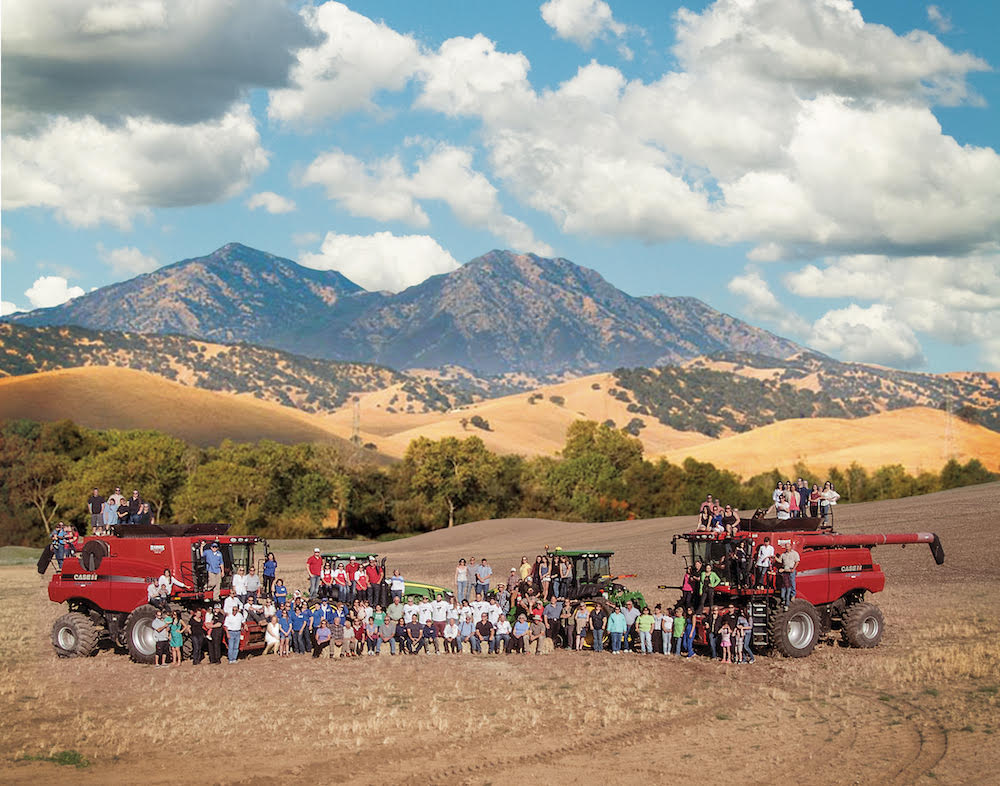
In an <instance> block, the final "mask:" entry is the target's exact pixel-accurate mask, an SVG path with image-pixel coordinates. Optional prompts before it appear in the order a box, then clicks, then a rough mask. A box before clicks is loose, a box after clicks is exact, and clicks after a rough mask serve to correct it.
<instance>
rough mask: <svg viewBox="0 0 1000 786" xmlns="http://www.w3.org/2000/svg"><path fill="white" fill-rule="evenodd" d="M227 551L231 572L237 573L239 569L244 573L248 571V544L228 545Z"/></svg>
mask: <svg viewBox="0 0 1000 786" xmlns="http://www.w3.org/2000/svg"><path fill="white" fill-rule="evenodd" d="M227 551H228V552H229V554H230V557H229V561H230V562H231V563H232V570H233V571H237V570H239V569H240V568H243V570H245V571H249V570H250V564H251V562H250V560H251V554H250V544H249V543H230V544H229V546H228V547H227Z"/></svg>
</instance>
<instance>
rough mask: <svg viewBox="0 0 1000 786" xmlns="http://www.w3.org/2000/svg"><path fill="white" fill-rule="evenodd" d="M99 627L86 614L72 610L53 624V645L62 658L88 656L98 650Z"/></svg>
mask: <svg viewBox="0 0 1000 786" xmlns="http://www.w3.org/2000/svg"><path fill="white" fill-rule="evenodd" d="M99 635H100V634H99V633H98V631H97V627H96V626H95V625H94V623H93V622H91V620H90V617H88V616H87V615H86V614H80V613H79V612H76V611H71V612H70V613H69V614H63V615H62V616H61V617H60V618H59V619H57V620H56V621H55V624H53V626H52V646H53V647H55V648H56V654H57V655H58V656H59V657H60V658H87V657H89V656H91V655H93V654H94V653H95V652H96V651H97V639H98V637H99Z"/></svg>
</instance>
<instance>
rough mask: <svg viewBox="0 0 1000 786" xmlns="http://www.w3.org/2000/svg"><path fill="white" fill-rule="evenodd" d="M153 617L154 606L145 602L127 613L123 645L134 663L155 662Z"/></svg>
mask: <svg viewBox="0 0 1000 786" xmlns="http://www.w3.org/2000/svg"><path fill="white" fill-rule="evenodd" d="M155 617H156V606H151V605H149V604H148V603H147V604H146V605H144V606H139V608H137V609H136V610H135V611H133V612H132V613H131V614H129V615H128V619H127V620H126V621H125V647H126V649H128V654H129V656H130V657H131V658H132V660H134V661H135V662H136V663H155V662H156V636H155V634H154V631H153V620H154V619H155Z"/></svg>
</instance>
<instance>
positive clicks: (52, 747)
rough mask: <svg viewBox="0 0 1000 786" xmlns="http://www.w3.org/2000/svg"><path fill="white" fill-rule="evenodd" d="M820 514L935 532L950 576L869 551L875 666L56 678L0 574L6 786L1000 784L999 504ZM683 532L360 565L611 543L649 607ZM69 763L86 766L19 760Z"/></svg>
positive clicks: (290, 568)
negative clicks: (880, 627)
mask: <svg viewBox="0 0 1000 786" xmlns="http://www.w3.org/2000/svg"><path fill="white" fill-rule="evenodd" d="M836 514H837V515H836V525H837V529H838V530H839V531H843V532H865V531H873V532H891V531H896V532H907V531H934V532H937V533H938V534H940V535H941V538H942V541H943V543H944V547H945V551H946V553H947V560H946V562H945V564H944V565H943V566H941V567H938V566H936V565H935V564H934V561H933V559H932V557H931V554H930V551H929V549H928V548H927V547H926V546H920V547H917V546H910V547H908V548H906V549H901V548H899V547H894V546H885V547H880V548H879V549H877V550H876V551H875V555H876V558H877V560H878V561H879V562H881V564H882V566H883V568H884V569H885V571H886V573H887V575H888V582H887V587H886V591H885V592H883V593H881V594H880V595H879V596H878V597H877V598H876V601H877V602H878V603H879V605H880V606H881V607H882V609H883V610H884V612H885V616H886V620H887V630H886V635H885V639H884V641H883V643H882V645H881V646H880V647H879V648H878V649H876V650H874V651H861V650H851V649H848V648H845V647H843V646H840V645H839V643H827V644H822V645H821V646H820V647H819V648H818V649H817V650H816V652H815V653H814V654H813V655H812V656H810V657H809V658H805V659H801V660H790V659H783V658H777V657H774V658H772V657H759V658H758V659H757V663H756V664H754V665H750V666H736V665H728V666H724V665H722V664H720V663H714V662H710V661H709V660H708V659H707V658H703V657H699V658H696V659H694V660H691V661H687V660H682V659H675V658H672V657H669V658H664V657H662V656H641V655H626V656H622V657H619V658H614V659H612V657H611V656H610V655H607V654H593V653H589V652H587V653H572V652H569V653H567V652H557V653H551V654H546V655H542V656H534V655H531V656H516V655H512V656H485V657H479V658H474V657H472V656H470V655H462V656H443V655H442V656H440V657H435V656H427V657H423V656H421V657H397V658H389V657H385V656H382V657H379V658H362V659H356V660H335V661H334V660H329V659H323V660H321V661H316V660H313V659H312V658H299V657H295V658H287V659H277V658H274V657H256V658H252V659H250V660H246V661H243V660H241V661H240V662H239V663H238V664H237V665H233V666H228V665H221V666H213V667H209V666H207V665H204V666H200V667H198V668H195V667H193V666H191V665H190V664H187V663H185V664H184V665H183V666H181V667H179V668H176V669H158V670H157V669H152V668H151V667H147V666H138V665H135V664H132V663H131V662H129V660H128V658H127V657H126V656H123V655H119V654H115V653H114V652H101V653H100V654H99V655H97V656H96V657H93V658H88V659H84V660H60V659H58V658H56V657H55V655H54V654H53V651H52V649H51V646H50V644H49V641H48V632H49V628H50V626H51V624H52V621H53V620H54V619H55V618H56V617H57V616H58V615H59V614H60V613H62V611H63V609H62V608H61V607H59V606H56V605H55V604H52V603H50V602H49V601H48V599H47V595H46V592H45V583H46V580H47V577H46V578H41V577H39V576H38V575H37V574H36V573H35V571H34V568H29V567H13V568H10V567H8V568H0V762H2V763H3V780H4V781H5V782H9V783H22V782H29V781H31V782H45V783H59V782H64V781H73V782H75V783H82V784H86V783H107V782H115V783H117V782H122V783H126V782H128V783H131V782H143V783H147V784H154V783H167V782H175V783H176V782H179V781H186V780H195V779H197V780H198V781H202V782H205V783H236V782H243V783H258V782H260V783H263V782H268V781H270V782H273V781H274V780H275V779H279V780H281V781H282V782H287V783H297V782H306V781H310V782H316V781H317V780H318V779H330V780H340V779H341V778H342V777H343V776H344V774H345V773H347V772H350V773H353V774H354V775H355V777H357V778H363V779H364V780H365V781H366V782H371V783H381V782H389V781H392V782H396V783H415V784H416V783H420V784H423V783H449V784H455V783H477V784H486V783H493V784H508V783H510V784H514V783H523V782H524V781H525V779H526V778H544V779H545V781H547V782H554V783H570V782H574V781H579V780H582V779H588V780H590V779H594V778H597V779H599V780H602V781H604V782H610V783H624V782H636V781H640V782H641V781H643V780H645V781H647V782H653V783H656V782H663V781H664V780H666V779H667V778H671V777H678V776H680V777H688V778H693V779H697V780H701V779H702V778H703V777H704V778H709V779H711V782H712V783H718V782H726V781H730V780H731V781H732V782H734V783H774V782H775V781H776V780H780V781H782V782H799V783H873V782H879V783H885V784H890V783H977V784H982V783H990V782H992V783H997V782H1000V772H998V770H997V767H998V763H1000V739H998V738H1000V709H998V702H1000V619H998V617H997V609H1000V561H998V556H1000V547H998V545H997V541H996V538H997V535H998V533H1000V484H991V485H988V486H979V487H974V488H968V489H961V490H955V491H950V492H944V493H941V494H935V495H931V496H927V497H919V498H913V499H907V500H897V501H891V502H879V503H867V504H863V505H841V506H838V508H837V511H836ZM692 521H693V517H689V518H676V519H658V520H648V521H639V522H623V523H615V524H567V523H559V522H548V521H545V522H542V521H525V520H505V521H498V522H481V523H476V524H470V525H465V526H462V527H458V528H456V529H454V530H451V531H438V532H434V533H429V534H427V535H421V536H419V537H415V538H410V539H406V540H402V541H395V542H393V543H385V544H376V545H375V546H373V550H378V551H381V552H383V553H386V554H388V555H389V557H390V562H389V564H390V567H400V568H401V569H402V570H403V572H404V575H406V576H407V577H409V578H411V579H416V580H427V581H432V582H438V583H443V584H448V585H450V584H452V583H453V582H452V580H451V579H452V575H453V574H452V571H453V569H454V564H455V562H456V561H457V559H458V558H459V557H465V558H467V559H468V558H471V557H477V558H478V557H481V556H484V555H485V556H487V557H488V558H489V559H490V561H491V563H492V565H493V567H494V570H495V571H496V573H497V574H498V575H503V574H506V571H507V570H508V569H509V568H510V567H512V566H514V565H516V564H517V562H518V561H519V559H520V556H521V555H522V554H526V555H528V556H529V558H534V555H535V554H536V553H539V552H540V551H541V550H542V548H543V547H544V546H545V545H549V546H557V545H559V546H563V547H565V548H571V547H581V546H583V547H601V546H610V547H613V548H615V550H616V552H617V553H616V555H615V558H614V564H613V567H614V568H615V569H616V570H617V571H619V572H622V573H635V574H637V575H636V577H635V578H634V579H629V580H628V583H629V584H630V586H635V587H636V588H638V589H640V590H642V591H643V592H644V593H645V594H646V597H647V599H648V600H655V601H669V600H673V598H674V594H673V593H671V592H669V591H661V590H658V589H657V585H659V584H662V583H668V584H674V583H676V581H677V579H678V577H679V574H680V572H681V570H682V561H681V558H680V555H678V556H673V555H671V553H670V546H669V539H670V536H671V535H672V534H673V533H675V532H678V531H681V530H683V529H686V528H687V527H688V526H690V524H691V522H692ZM272 545H273V546H274V548H275V551H276V552H277V556H278V561H279V575H281V576H283V577H285V579H286V581H288V583H289V584H290V585H291V586H293V587H294V586H301V585H302V583H303V577H304V564H305V563H304V561H305V557H306V556H307V554H308V552H309V550H311V547H312V545H314V544H313V543H311V542H310V543H308V544H307V543H306V542H300V543H280V544H279V543H276V544H272ZM332 545H334V544H333V543H327V544H324V547H325V546H332ZM360 545H364V544H357V543H355V544H353V547H354V548H358V547H359V546H360ZM66 750H71V751H78V752H79V753H80V754H82V755H83V756H84V757H85V759H86V760H87V761H88V762H89V766H86V767H82V768H77V767H74V766H62V765H59V764H56V763H51V762H46V761H37V760H26V757H37V756H51V755H53V754H55V753H58V752H59V751H66Z"/></svg>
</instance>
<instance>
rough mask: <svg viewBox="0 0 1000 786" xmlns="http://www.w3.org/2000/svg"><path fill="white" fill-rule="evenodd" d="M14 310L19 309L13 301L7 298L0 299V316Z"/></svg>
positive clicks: (11, 312)
mask: <svg viewBox="0 0 1000 786" xmlns="http://www.w3.org/2000/svg"><path fill="white" fill-rule="evenodd" d="M15 311H20V309H19V308H18V307H17V306H16V305H15V304H14V303H11V302H10V301H9V300H0V317H5V316H7V315H8V314H13V313H14V312H15Z"/></svg>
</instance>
